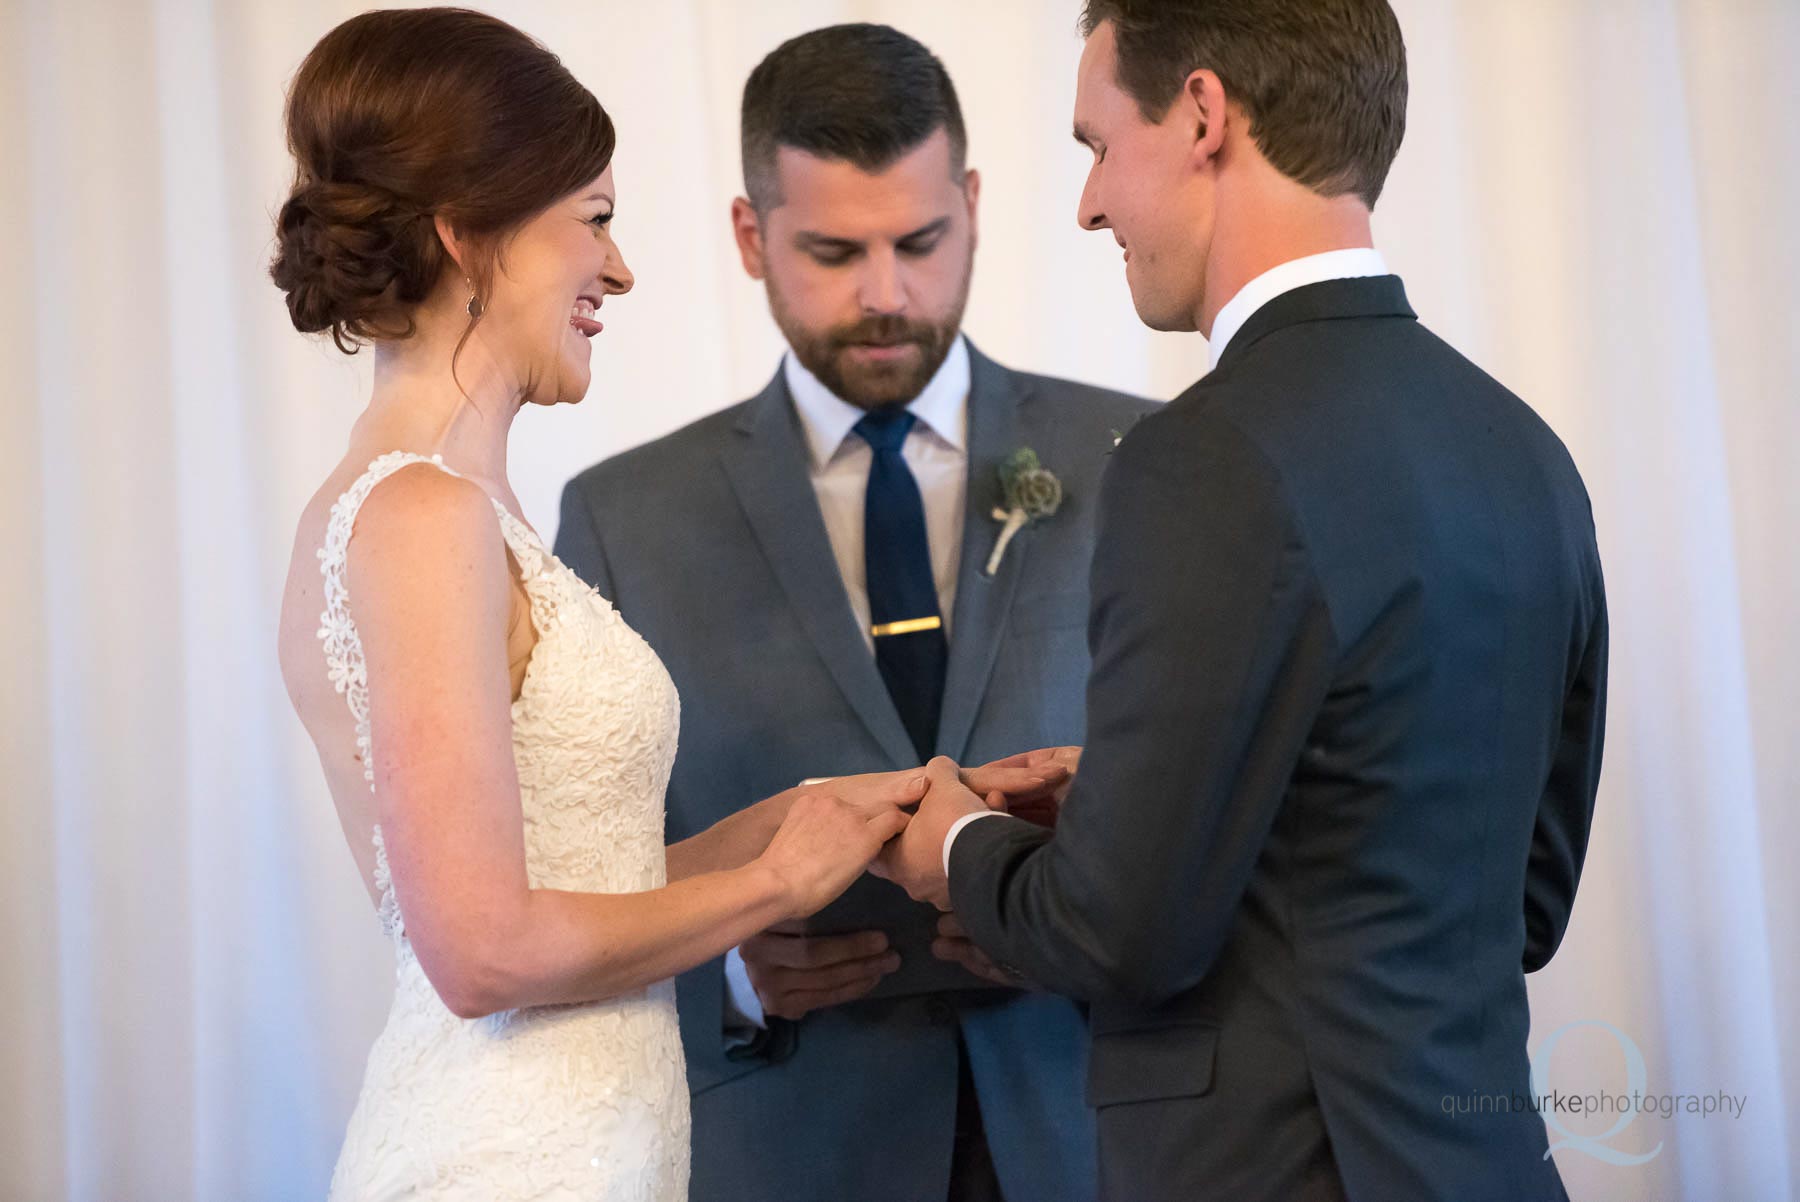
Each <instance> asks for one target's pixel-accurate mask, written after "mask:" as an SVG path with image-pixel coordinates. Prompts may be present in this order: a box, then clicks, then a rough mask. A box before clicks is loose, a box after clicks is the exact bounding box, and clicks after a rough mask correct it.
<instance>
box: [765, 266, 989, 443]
mask: <svg viewBox="0 0 1800 1202" xmlns="http://www.w3.org/2000/svg"><path fill="white" fill-rule="evenodd" d="M973 266H974V264H973V261H971V263H970V267H969V268H968V269H965V270H964V271H963V279H962V287H961V288H960V289H958V291H957V294H956V299H955V302H954V303H953V304H952V305H951V307H950V311H949V313H948V314H946V315H945V316H944V317H943V318H942V319H941V320H939V321H919V320H914V319H912V318H908V317H901V316H898V315H895V314H880V315H877V316H874V317H865V318H864V319H862V320H861V321H858V322H856V323H855V324H853V325H847V326H832V327H830V328H828V329H825V330H812V329H808V328H807V327H805V326H803V325H802V324H800V321H799V320H798V319H797V318H796V317H795V316H794V315H793V313H792V311H791V310H789V309H788V307H787V305H786V304H785V303H784V301H783V300H782V296H781V290H780V289H779V288H778V287H776V285H775V281H774V279H773V278H772V277H765V279H764V283H765V285H766V286H767V288H768V292H769V312H770V313H771V314H773V315H774V317H775V325H776V326H777V327H778V328H779V329H780V330H781V333H782V335H783V336H784V337H785V338H786V339H787V343H788V346H790V347H792V348H793V351H794V357H795V358H796V359H798V360H799V361H800V366H801V367H804V368H805V369H806V370H807V371H809V372H811V373H812V374H813V375H814V376H815V377H816V378H817V379H818V381H819V383H821V384H823V385H825V387H827V388H829V389H830V390H831V392H832V395H834V396H836V397H839V398H840V399H842V400H844V401H847V402H849V403H850V404H852V405H855V406H856V407H857V408H858V409H883V408H888V407H891V406H894V405H905V404H909V403H911V402H912V401H913V400H914V399H915V398H916V397H917V396H918V395H919V394H920V393H921V392H923V391H925V385H927V384H929V383H931V377H933V376H935V375H936V374H937V370H938V368H940V367H942V366H943V365H944V359H945V357H947V356H948V355H949V354H950V347H951V346H952V345H953V344H954V343H955V341H956V335H957V332H958V331H959V330H961V329H962V319H963V309H964V308H965V307H966V306H967V305H968V303H969V278H970V276H971V275H972V274H973V270H972V269H973ZM859 343H876V344H879V345H884V346H898V345H908V346H913V347H916V348H917V350H916V352H915V353H913V354H911V355H905V356H902V357H900V358H898V359H895V360H893V361H891V362H883V361H872V360H868V359H864V358H861V357H859V356H858V355H857V354H856V353H855V351H854V350H853V349H852V348H854V347H855V346H856V345H857V344H859Z"/></svg>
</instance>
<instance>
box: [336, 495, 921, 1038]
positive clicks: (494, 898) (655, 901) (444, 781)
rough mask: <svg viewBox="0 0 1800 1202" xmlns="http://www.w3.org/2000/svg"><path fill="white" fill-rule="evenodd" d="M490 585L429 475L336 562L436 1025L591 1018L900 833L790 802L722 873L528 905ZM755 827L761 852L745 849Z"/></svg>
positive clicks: (725, 942)
mask: <svg viewBox="0 0 1800 1202" xmlns="http://www.w3.org/2000/svg"><path fill="white" fill-rule="evenodd" d="M509 572H510V569H509V568H508V565H507V559H506V549H505V545H504V543H503V541H502V539H501V537H500V531H499V528H498V525H497V523H496V522H495V519H494V513H493V509H492V506H491V504H490V503H489V502H488V500H487V497H486V494H484V493H483V492H482V491H481V490H480V489H479V488H477V487H476V486H474V485H473V484H470V483H469V482H467V481H464V480H459V479H456V478H454V477H450V476H447V475H444V474H442V473H439V472H435V471H424V470H412V469H405V470H402V471H401V472H398V473H396V474H395V476H394V477H393V478H392V479H391V480H389V481H388V482H386V484H384V486H383V487H382V488H380V489H377V490H376V491H375V492H374V493H373V494H371V495H370V497H369V499H368V501H367V502H366V503H365V504H364V506H363V509H362V511H361V514H360V517H359V520H358V522H357V528H356V537H355V538H354V539H353V540H352V542H351V544H350V548H349V563H348V586H349V594H350V604H351V610H352V613H353V615H354V617H355V619H356V623H357V627H358V630H359V632H360V633H361V636H362V641H363V649H364V656H365V658H366V660H367V665H368V678H369V707H370V719H371V725H372V734H373V754H374V769H375V805H376V813H377V815H378V817H379V820H380V822H381V824H382V831H383V836H384V842H385V843H386V846H387V853H388V863H389V867H390V869H391V871H392V875H393V881H394V889H395V893H396V896H397V897H398V899H399V903H400V909H401V912H402V913H403V914H404V916H405V919H406V929H407V936H408V939H409V940H410V942H411V944H412V947H413V950H414V952H415V953H416V954H417V956H418V958H419V963H420V966H421V967H422V968H423V969H424V970H425V974H426V976H427V978H429V979H430V981H431V983H432V986H433V987H434V988H435V989H436V990H437V992H438V994H439V996H440V997H442V998H443V999H444V1002H445V1004H446V1005H447V1006H448V1007H449V1008H450V1009H451V1010H452V1011H454V1012H455V1013H457V1014H459V1015H462V1016H464V1017H474V1016H478V1015H482V1014H487V1013H492V1012H494V1011H497V1010H506V1009H512V1008H515V1007H518V1006H524V1005H542V1004H547V1003H555V1002H578V1001H591V1000H596V999H599V998H604V997H610V996H614V995H617V994H621V993H626V992H629V991H631V990H634V989H637V988H640V987H642V986H644V985H646V984H649V983H651V982H653V981H658V980H662V979H664V978H667V977H669V976H672V975H674V974H675V973H677V972H680V971H683V970H685V969H688V968H691V967H693V966H694V965H696V964H699V963H701V962H703V961H705V960H708V959H710V958H712V957H713V956H716V955H718V954H720V953H721V952H723V951H725V950H726V949H727V948H730V947H733V946H736V945H737V944H738V943H741V942H742V941H743V940H744V939H746V938H748V937H749V936H751V935H753V934H755V933H756V932H758V931H760V930H763V929H765V928H766V927H768V926H770V925H771V924H773V923H776V922H780V921H782V920H783V919H786V918H791V917H797V916H799V915H802V914H808V913H811V912H813V911H814V910H816V909H818V908H819V907H821V906H823V905H824V904H825V903H826V902H828V901H829V900H830V899H831V898H832V897H835V896H836V895H837V894H838V893H840V892H842V891H843V889H845V888H847V887H848V886H849V884H850V882H851V881H852V880H854V879H855V878H856V877H857V876H859V875H860V874H861V873H862V870H863V868H864V866H865V865H866V864H867V863H868V861H869V859H870V858H872V857H873V856H874V854H875V852H876V851H877V850H879V848H880V845H881V843H882V842H884V841H885V840H886V839H887V838H889V837H891V836H892V835H893V834H895V833H897V832H898V831H899V830H900V829H901V828H902V827H903V826H904V825H905V821H906V819H905V815H904V814H902V813H900V812H899V811H898V810H896V809H894V808H892V807H887V808H885V809H874V810H872V809H870V808H868V807H857V806H853V805H851V804H849V803H847V802H844V801H840V800H838V799H836V798H833V797H829V796H826V795H824V794H823V793H822V792H820V791H817V790H805V791H801V793H800V794H799V795H798V796H796V797H788V798H786V800H785V801H784V802H783V805H782V809H783V812H782V813H781V814H780V816H779V818H777V815H776V814H775V809H774V807H769V808H768V809H766V810H764V811H763V812H761V813H758V814H755V815H754V816H753V817H751V818H747V819H746V820H745V822H744V823H742V824H739V825H740V830H741V833H742V835H743V838H744V839H745V841H746V844H745V845H748V844H749V843H754V842H755V840H756V839H759V838H760V839H761V841H762V843H764V844H766V846H765V847H763V848H762V849H761V851H760V853H759V854H756V855H755V856H754V858H752V859H749V860H748V862H745V863H742V864H741V865H739V866H732V867H729V868H725V869H723V870H718V871H700V872H697V873H696V874H695V875H691V876H688V877H687V878H686V879H684V880H680V881H677V882H675V883H674V884H672V885H669V886H668V887H666V888H663V889H657V890H651V891H648V892H644V893H633V894H589V893H573V892H566V891H558V890H548V889H532V888H531V887H530V884H529V881H528V879H527V876H526V870H525V837H524V822H523V817H522V814H521V810H520V799H519V782H518V778H517V775H516V768H515V764H514V760H513V748H512V716H511V692H512V690H511V677H510V673H509V671H508V668H507V662H506V647H505V640H504V637H503V633H502V632H504V631H505V630H506V629H507V627H508V619H509V617H510V606H511V604H512V600H511V588H510V574H509ZM790 792H791V791H790ZM769 821H774V822H775V827H774V828H773V829H774V831H775V834H774V837H773V839H772V840H771V839H769V838H767V837H766V831H764V830H755V829H753V826H754V824H756V823H764V822H769ZM715 842H716V846H720V847H730V846H733V845H734V841H733V840H731V839H721V840H718V841H715ZM704 848H705V845H704V844H703V845H702V850H704ZM721 858H722V857H721ZM693 863H694V864H702V863H704V857H694V858H693Z"/></svg>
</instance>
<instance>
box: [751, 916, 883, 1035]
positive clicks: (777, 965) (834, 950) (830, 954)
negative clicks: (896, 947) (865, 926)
mask: <svg viewBox="0 0 1800 1202" xmlns="http://www.w3.org/2000/svg"><path fill="white" fill-rule="evenodd" d="M738 953H739V954H740V955H742V956H743V958H744V970H745V973H746V975H748V976H749V978H750V987H751V988H752V989H754V990H755V991H756V1000H757V1001H759V1002H761V1003H762V1008H763V1013H764V1014H767V1015H771V1016H773V1017H775V1018H787V1019H799V1018H801V1017H803V1016H804V1015H806V1014H808V1013H810V1012H812V1011H814V1010H819V1009H823V1008H824V1007H826V1006H841V1005H843V1004H844V1003H845V1002H854V1001H856V1000H857V999H858V998H861V997H864V996H866V995H867V994H868V993H869V992H870V991H871V990H873V989H874V988H875V986H876V985H878V984H880V983H881V979H882V978H883V977H885V976H887V975H888V974H889V973H891V972H893V971H894V970H896V969H898V968H899V967H900V957H899V955H898V954H897V953H896V952H894V951H893V949H892V948H890V947H889V946H888V937H887V936H886V935H885V934H883V933H882V932H880V931H857V932H854V933H851V934H846V935H806V934H803V933H802V932H801V930H800V928H799V925H798V924H797V923H781V924H779V925H777V926H773V927H770V928H769V929H768V930H766V931H764V932H763V933H762V934H760V935H752V936H751V937H750V938H748V939H746V940H744V942H743V945H742V946H741V947H739V948H738Z"/></svg>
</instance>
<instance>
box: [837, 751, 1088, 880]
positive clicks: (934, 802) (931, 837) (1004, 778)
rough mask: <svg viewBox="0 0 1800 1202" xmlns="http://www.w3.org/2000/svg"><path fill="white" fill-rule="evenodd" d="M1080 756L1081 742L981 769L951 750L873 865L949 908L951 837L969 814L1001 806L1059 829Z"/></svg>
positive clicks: (928, 771)
mask: <svg viewBox="0 0 1800 1202" xmlns="http://www.w3.org/2000/svg"><path fill="white" fill-rule="evenodd" d="M1080 760H1081V748H1079V747H1046V748H1041V749H1039V750H1036V751H1023V752H1020V753H1019V754H1017V755H1011V756H1007V757H1006V758H1005V759H1000V760H994V761H993V762H991V763H987V764H983V765H981V766H980V767H978V768H960V767H958V766H957V764H956V762H955V761H954V760H952V759H950V758H949V757H948V756H938V757H937V758H936V759H934V760H932V761H931V762H930V763H929V764H927V765H925V778H926V790H925V796H924V798H923V799H922V800H920V802H919V804H918V809H917V810H916V811H915V812H914V813H913V816H912V820H911V821H910V822H908V823H907V824H906V829H905V830H903V831H901V832H900V834H898V835H896V836H895V837H894V838H892V839H890V840H888V842H887V845H886V846H885V847H883V848H882V850H881V854H880V855H878V856H877V857H876V858H875V862H874V863H872V864H870V865H869V871H870V872H871V873H873V874H875V875H876V876H880V877H885V878H886V879H888V880H890V881H893V882H894V883H895V884H896V885H899V886H900V887H901V888H902V889H905V890H906V892H907V895H908V896H910V897H911V898H913V900H915V901H928V902H930V903H932V904H933V905H935V906H936V907H937V908H938V909H940V910H948V909H950V882H949V879H948V877H947V876H946V874H945V871H944V840H945V839H946V838H948V837H949V834H950V828H951V827H953V826H955V825H956V823H957V822H958V821H959V820H961V819H962V818H964V817H966V816H967V815H970V814H985V813H988V812H990V811H998V812H1002V813H1007V814H1011V815H1013V816H1014V817H1018V818H1023V819H1025V820H1027V821H1029V822H1035V823H1037V824H1038V825H1040V826H1047V827H1054V826H1055V825H1056V817H1057V814H1058V812H1059V809H1060V807H1061V805H1062V800H1063V798H1064V797H1065V796H1066V795H1067V794H1068V791H1069V785H1070V784H1071V783H1072V782H1073V781H1074V779H1075V772H1076V768H1077V767H1078V765H1079V763H1080Z"/></svg>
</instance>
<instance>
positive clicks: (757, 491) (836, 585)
mask: <svg viewBox="0 0 1800 1202" xmlns="http://www.w3.org/2000/svg"><path fill="white" fill-rule="evenodd" d="M798 420H799V419H798V418H797V417H796V416H795V414H794V411H793V402H792V401H790V400H789V399H788V392H787V385H786V384H785V383H784V382H783V381H782V376H781V372H780V371H779V370H778V371H777V372H776V373H775V378H774V379H773V380H771V381H770V382H769V386H768V387H767V388H765V389H763V391H762V394H761V395H760V396H758V397H757V398H756V399H755V400H753V401H751V403H750V404H749V405H748V406H746V407H745V410H744V414H743V416H742V417H741V418H740V419H739V421H738V426H737V433H738V438H737V440H736V441H735V442H734V443H733V444H732V445H731V446H730V447H729V448H728V449H727V450H726V451H725V452H723V453H722V455H721V458H722V459H723V460H724V465H725V472H726V475H727V477H728V478H729V479H730V481H731V486H732V488H733V489H734V490H735V491H736V492H737V496H738V502H739V504H741V505H742V506H743V507H744V514H745V516H746V517H747V518H748V519H749V521H750V528H751V530H752V531H754V532H755V534H756V540H757V543H758V544H759V545H760V546H761V548H762V553H763V556H764V557H765V558H766V559H767V560H768V562H769V566H770V568H772V569H773V570H774V573H775V578H776V580H778V581H779V582H780V584H781V589H782V592H783V593H785V594H786V595H787V600H788V604H789V605H790V606H791V607H792V608H793V611H794V614H795V616H796V617H797V618H798V619H799V622H800V625H801V627H802V629H804V630H805V632H806V635H807V637H808V638H810V639H811V640H812V643H813V646H814V647H815V648H816V649H817V651H818V653H819V657H820V658H821V659H822V660H824V661H825V667H826V668H827V670H829V671H830V673H831V676H832V679H833V680H835V681H836V682H837V686H838V688H839V690H840V691H842V693H843V694H844V698H845V700H847V701H848V702H849V703H850V707H851V708H852V709H853V710H855V711H856V715H857V717H859V718H861V719H862V723H863V725H864V726H866V727H868V729H869V733H870V734H871V735H873V736H874V737H875V739H876V741H877V742H878V743H880V744H881V747H882V750H884V751H886V752H887V753H888V755H889V756H890V757H891V758H892V759H893V761H894V762H895V763H896V764H898V765H910V764H912V763H913V762H914V761H915V760H916V759H917V758H918V755H917V753H916V752H915V751H914V750H913V746H912V740H911V739H910V738H908V737H907V734H906V727H905V726H903V725H902V724H901V722H900V715H899V713H898V712H897V711H896V710H895V709H894V703H893V701H892V700H891V699H890V698H889V697H888V691H887V686H886V685H885V684H884V683H883V682H882V679H881V672H880V670H879V669H878V668H876V666H875V657H874V656H873V655H871V654H869V646H868V644H867V643H866V642H864V641H863V636H862V631H860V630H858V629H857V628H856V618H855V615H854V614H853V612H852V611H851V608H850V598H849V595H848V594H847V593H845V591H844V581H843V578H842V577H841V576H840V575H839V574H838V569H837V560H836V559H835V558H834V557H833V556H832V553H831V540H830V539H829V538H828V537H827V536H826V534H825V521H824V518H823V517H821V516H820V514H819V499H818V497H817V495H815V494H814V492H813V487H812V477H811V471H810V468H809V464H808V460H807V452H806V447H805V445H804V443H803V442H802V440H801V435H800V430H799V428H798ZM951 654H952V661H951V662H952V671H954V663H955V660H954V655H955V649H954V647H952V651H951Z"/></svg>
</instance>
